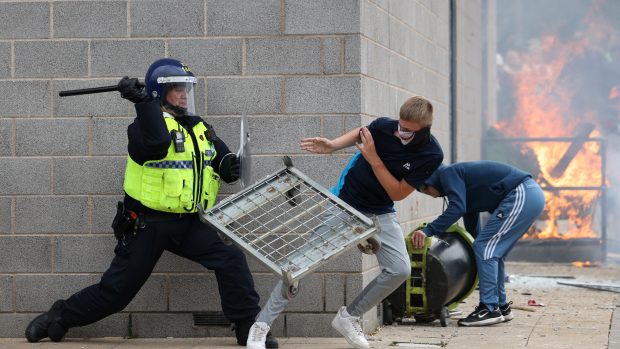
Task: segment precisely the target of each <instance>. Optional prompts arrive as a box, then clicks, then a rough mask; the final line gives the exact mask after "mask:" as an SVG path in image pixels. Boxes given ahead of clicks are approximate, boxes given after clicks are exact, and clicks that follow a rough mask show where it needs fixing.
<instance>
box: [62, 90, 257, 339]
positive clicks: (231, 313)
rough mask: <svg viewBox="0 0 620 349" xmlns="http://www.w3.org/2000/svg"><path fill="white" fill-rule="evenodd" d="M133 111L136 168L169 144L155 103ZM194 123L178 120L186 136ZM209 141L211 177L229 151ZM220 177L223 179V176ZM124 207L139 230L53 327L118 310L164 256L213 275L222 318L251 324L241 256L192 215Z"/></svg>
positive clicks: (253, 306)
mask: <svg viewBox="0 0 620 349" xmlns="http://www.w3.org/2000/svg"><path fill="white" fill-rule="evenodd" d="M136 111H137V117H136V119H135V121H134V122H133V123H132V124H131V125H129V128H128V132H127V134H128V138H129V145H128V151H129V156H131V158H132V159H133V160H134V161H136V162H137V163H138V164H143V163H144V162H145V161H148V160H155V159H162V158H164V157H165V156H166V154H167V151H168V148H169V146H170V142H171V141H172V139H171V136H170V134H169V133H168V129H167V128H166V125H165V122H164V120H163V117H162V112H161V110H160V107H159V103H158V101H157V100H156V101H152V102H144V103H138V104H136ZM198 122H204V121H203V120H202V119H201V118H200V117H197V116H184V117H182V118H181V119H180V123H181V125H182V126H183V127H184V128H185V129H186V131H187V132H189V133H191V132H192V127H193V126H194V125H196V124H197V123H198ZM209 129H211V127H209ZM212 138H213V140H212V141H213V143H214V144H215V148H216V151H217V156H216V157H215V159H214V161H213V165H212V166H213V168H214V169H216V171H217V170H218V169H219V167H220V162H221V161H222V158H223V157H224V155H226V154H228V153H230V150H229V149H228V147H227V146H226V144H225V143H224V142H222V141H221V140H219V139H218V138H217V137H216V136H215V134H213V135H212ZM220 175H221V176H222V178H224V179H225V178H226V177H225V175H224V174H223V173H220ZM124 203H125V208H126V209H128V210H131V211H133V212H136V213H138V214H139V215H140V216H142V217H143V221H144V223H143V224H142V225H143V226H141V227H140V228H139V229H138V230H137V231H136V232H135V233H132V232H129V233H127V234H125V236H124V237H122V238H121V239H119V242H118V244H117V245H116V248H115V250H114V252H115V257H114V259H113V260H112V263H111V265H110V267H109V268H108V270H107V271H106V272H105V273H104V274H103V276H102V278H101V281H100V282H99V283H98V284H95V285H92V286H90V287H87V288H85V289H83V290H81V291H79V292H77V293H76V294H74V295H72V296H71V297H69V299H67V300H66V301H64V302H63V304H62V310H61V311H60V314H59V315H60V316H59V318H60V319H59V321H58V322H59V324H60V325H61V326H63V327H64V328H70V327H75V326H84V325H88V324H90V323H93V322H96V321H98V320H100V319H102V318H104V317H106V316H108V315H111V314H114V313H116V312H119V311H121V310H123V309H124V308H125V307H126V306H127V305H128V304H129V302H130V301H131V300H132V299H133V298H134V296H135V295H136V294H137V293H138V291H139V290H140V288H141V287H142V285H144V283H145V282H146V280H147V279H148V277H149V275H150V274H151V272H152V271H153V268H154V267H155V264H156V263H157V261H158V260H159V257H160V256H161V255H162V253H163V251H164V250H168V251H170V252H172V253H174V254H176V255H179V256H181V257H185V258H188V259H190V260H192V261H195V262H197V263H200V264H202V265H203V266H205V267H206V268H208V269H210V270H214V271H215V276H216V278H217V282H218V286H219V293H220V297H221V305H222V309H223V311H224V314H225V315H226V317H227V318H228V319H229V320H230V321H232V322H249V323H252V322H253V321H254V318H255V316H256V314H258V312H259V311H260V307H259V305H258V302H259V296H258V294H257V293H256V291H255V290H254V281H253V279H252V275H251V273H250V271H249V268H248V265H247V262H246V259H245V256H244V254H243V253H242V252H241V250H239V249H238V248H237V247H235V246H234V245H225V244H224V243H223V242H222V241H221V240H220V238H219V237H218V235H217V233H216V232H215V231H214V230H213V229H212V228H210V227H209V226H207V225H206V224H204V223H202V222H201V221H200V219H199V217H198V214H197V213H188V214H172V213H164V212H160V211H155V210H152V209H149V208H147V207H145V206H143V205H142V204H141V203H140V202H139V201H137V200H135V199H133V198H131V197H130V196H128V195H125V199H124ZM204 296H205V297H215V296H216V295H213V294H211V295H210V294H205V295H204ZM246 336H247V333H246Z"/></svg>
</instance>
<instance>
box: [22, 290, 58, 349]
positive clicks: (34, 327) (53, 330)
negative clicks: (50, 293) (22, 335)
mask: <svg viewBox="0 0 620 349" xmlns="http://www.w3.org/2000/svg"><path fill="white" fill-rule="evenodd" d="M63 304H64V301H63V300H57V301H56V302H54V304H53V305H52V307H51V308H50V310H48V311H47V312H46V313H43V314H41V315H39V316H37V317H36V318H34V320H32V321H31V322H30V324H29V325H28V327H26V339H27V340H28V342H30V343H35V342H38V341H40V340H41V339H43V338H46V337H50V339H51V340H52V341H54V342H60V341H61V340H62V338H63V337H64V336H65V334H66V333H67V330H68V329H67V328H65V327H64V326H62V325H61V324H60V312H61V311H62V306H63Z"/></svg>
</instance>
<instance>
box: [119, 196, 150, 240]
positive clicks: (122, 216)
mask: <svg viewBox="0 0 620 349" xmlns="http://www.w3.org/2000/svg"><path fill="white" fill-rule="evenodd" d="M145 226H146V225H145V221H144V216H143V215H141V214H138V213H136V212H134V211H130V210H126V209H125V204H124V203H123V202H122V201H119V202H118V203H117V204H116V216H114V220H113V221H112V230H113V231H114V237H115V238H116V240H118V241H125V236H127V235H128V234H136V233H137V232H138V230H139V229H144V227H145Z"/></svg>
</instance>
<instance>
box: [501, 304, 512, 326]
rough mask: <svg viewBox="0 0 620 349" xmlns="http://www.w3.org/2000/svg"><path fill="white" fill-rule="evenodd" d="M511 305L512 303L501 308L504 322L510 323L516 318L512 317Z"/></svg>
mask: <svg viewBox="0 0 620 349" xmlns="http://www.w3.org/2000/svg"><path fill="white" fill-rule="evenodd" d="M511 304H512V301H510V302H508V303H506V304H504V305H500V306H499V311H501V312H502V316H503V317H504V322H507V321H510V320H512V319H513V318H514V316H513V315H512V310H511V309H510V305H511Z"/></svg>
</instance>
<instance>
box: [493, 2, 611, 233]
mask: <svg viewBox="0 0 620 349" xmlns="http://www.w3.org/2000/svg"><path fill="white" fill-rule="evenodd" d="M584 3H586V2H584ZM530 5H532V6H534V5H533V4H531V3H530ZM604 5H605V3H604V2H603V1H592V2H591V7H590V9H589V11H587V13H586V14H585V16H584V17H583V18H582V19H581V22H580V23H578V22H575V23H578V26H579V28H578V29H574V30H573V32H572V34H571V35H567V32H568V30H567V28H561V29H562V30H563V32H562V30H560V29H559V27H557V26H556V27H555V28H554V29H555V30H554V33H551V31H550V30H548V29H545V30H540V33H539V36H538V37H533V38H530V41H529V46H528V47H527V48H526V49H520V50H519V49H517V48H514V47H513V48H510V49H508V50H507V51H505V54H502V55H501V56H499V57H498V68H499V70H498V76H499V79H500V84H502V85H500V92H501V93H500V96H499V97H498V100H499V101H500V102H505V104H504V105H501V104H500V105H498V108H499V109H500V111H499V112H500V115H498V123H497V124H496V125H494V126H493V130H494V132H495V133H496V136H495V137H494V138H493V139H491V140H489V141H493V143H490V144H491V145H492V146H489V147H486V148H489V149H486V151H485V157H486V158H488V159H493V160H500V161H507V162H510V163H513V164H515V165H517V166H518V165H519V164H518V163H519V162H521V163H522V162H524V159H527V162H529V163H530V164H529V165H527V166H520V167H521V168H523V169H524V170H529V171H530V172H531V173H532V174H534V175H535V176H536V179H537V181H538V182H539V183H541V186H543V188H544V189H545V198H546V207H545V211H544V213H543V215H542V216H541V218H540V220H539V222H537V224H535V226H534V227H533V228H532V230H531V231H530V232H529V233H528V234H526V236H525V238H526V239H533V238H538V239H547V238H555V239H574V238H592V239H601V238H604V235H605V232H604V230H605V228H604V226H605V223H604V222H603V221H604V220H605V219H606V214H605V190H606V187H607V186H608V185H613V183H611V184H610V183H608V181H607V180H606V173H605V172H606V168H605V155H606V149H605V137H608V136H609V135H611V134H616V133H618V132H619V130H618V125H619V124H620V30H619V29H620V28H619V27H618V23H616V22H613V23H612V22H611V21H609V20H607V19H606V18H605V17H604V15H605V14H604V11H603V8H604ZM612 5H613V4H612ZM515 6H518V5H515ZM539 6H543V5H542V4H541V5H539ZM614 6H615V5H614ZM528 10H531V11H534V10H533V9H531V8H529V7H528ZM551 22H552V21H550V24H549V26H550V27H549V28H551V27H552V24H551ZM522 24H523V23H522ZM556 24H557V23H556ZM562 25H564V26H567V25H566V24H565V23H563V24H562ZM558 26H559V24H558ZM504 57H505V59H504ZM507 96H508V98H507ZM497 134H499V137H498V136H497ZM498 139H503V141H502V142H511V145H510V146H503V147H496V145H498V143H497V141H498ZM507 149H508V150H507ZM510 149H512V150H510ZM511 151H512V154H510V155H507V154H506V153H507V152H508V153H509V152H511ZM514 159H516V160H514ZM532 159H533V160H532ZM515 162H516V163H515ZM533 162H535V164H532V163H533Z"/></svg>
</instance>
